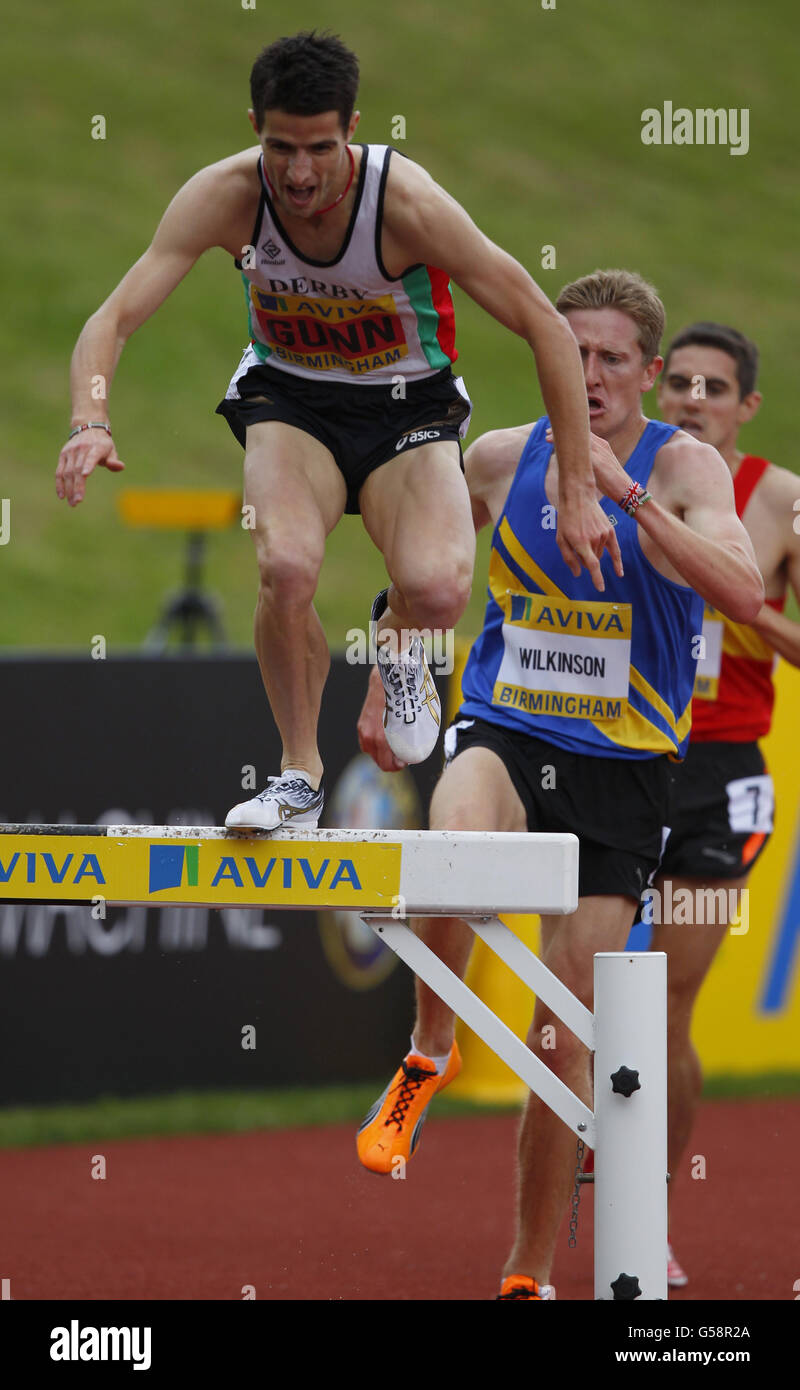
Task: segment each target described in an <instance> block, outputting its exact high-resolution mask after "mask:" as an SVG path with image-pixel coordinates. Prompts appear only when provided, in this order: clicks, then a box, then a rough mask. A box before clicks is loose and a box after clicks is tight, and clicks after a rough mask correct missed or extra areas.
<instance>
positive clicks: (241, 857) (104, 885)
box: [0, 833, 402, 911]
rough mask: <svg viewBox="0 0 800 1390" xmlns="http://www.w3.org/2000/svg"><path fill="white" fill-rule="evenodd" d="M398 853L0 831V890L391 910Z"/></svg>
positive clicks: (363, 847) (42, 896) (393, 848)
mask: <svg viewBox="0 0 800 1390" xmlns="http://www.w3.org/2000/svg"><path fill="white" fill-rule="evenodd" d="M401 854H402V847H401V845H400V844H386V843H382V844H372V843H370V842H368V841H354V842H353V843H352V844H341V843H337V842H335V841H333V842H327V843H321V844H319V845H315V844H313V843H307V842H303V843H296V844H295V843H292V842H291V841H289V840H281V841H272V842H270V841H269V840H267V841H265V840H263V839H259V840H244V839H242V840H240V839H234V838H231V839H227V838H225V839H221V838H208V839H206V838H204V837H203V836H198V837H197V839H187V838H186V837H181V838H177V837H176V838H174V839H172V838H167V837H165V838H163V839H160V838H159V839H155V838H154V839H151V838H150V837H149V836H138V835H120V836H113V837H112V836H106V835H105V834H103V833H99V834H95V835H92V834H89V833H83V834H81V833H77V834H69V833H64V834H61V835H58V834H54V835H26V834H24V833H21V834H19V835H15V834H8V835H0V898H6V899H10V900H13V901H25V900H28V899H33V900H39V901H42V900H45V901H47V900H51V899H54V898H57V899H58V901H59V902H84V903H85V902H90V901H92V900H97V899H103V900H104V901H106V902H108V903H142V902H146V903H150V904H152V905H153V906H155V905H157V904H159V903H187V904H188V903H202V904H206V905H208V906H211V907H231V906H233V907H235V906H237V905H238V904H242V905H251V904H253V903H256V904H257V903H259V902H263V903H269V904H270V906H272V907H312V908H313V907H317V906H325V907H328V908H330V907H341V908H354V909H358V908H362V907H367V906H371V907H373V908H375V907H378V908H381V909H382V908H385V909H386V910H387V911H391V908H392V906H393V903H394V902H396V901H397V895H398V894H399V891H400V860H401Z"/></svg>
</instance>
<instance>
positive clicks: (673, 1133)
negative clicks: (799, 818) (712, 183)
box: [651, 323, 800, 1287]
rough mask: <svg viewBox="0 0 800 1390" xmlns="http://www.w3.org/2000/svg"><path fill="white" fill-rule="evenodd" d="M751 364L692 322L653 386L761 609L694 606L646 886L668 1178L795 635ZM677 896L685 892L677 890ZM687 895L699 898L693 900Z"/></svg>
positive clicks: (763, 807)
mask: <svg viewBox="0 0 800 1390" xmlns="http://www.w3.org/2000/svg"><path fill="white" fill-rule="evenodd" d="M757 368H758V349H757V348H756V346H755V344H754V343H751V342H750V341H749V340H748V339H747V338H745V337H743V335H742V334H741V333H739V332H737V331H736V330H735V329H733V328H726V327H724V326H723V325H721V324H717V323H695V324H692V325H691V327H689V328H686V329H684V331H683V332H682V333H680V334H679V335H678V336H677V338H675V339H674V340H673V342H672V343H671V344H670V346H669V348H668V349H667V353H666V359H665V364H664V370H663V373H662V376H661V381H660V385H659V405H660V408H661V412H662V415H663V417H664V420H665V421H666V422H667V423H668V424H672V425H678V426H679V427H680V428H681V429H682V430H685V431H686V433H687V434H693V435H694V436H695V438H696V439H700V440H702V441H703V442H704V443H707V444H713V445H714V446H715V448H716V449H718V450H719V452H720V453H721V454H722V457H723V458H724V459H725V461H726V463H727V464H728V467H729V468H730V471H731V476H732V478H733V486H734V493H735V499H736V510H737V513H738V514H739V516H740V517H741V519H742V521H743V523H744V526H745V529H746V530H747V531H748V533H749V535H750V539H751V540H752V543H753V548H754V550H755V554H756V559H757V561H758V565H759V568H760V570H761V573H762V576H763V579H764V589H765V593H766V601H765V603H764V606H763V607H762V609H761V612H760V613H759V615H758V617H757V618H756V619H755V621H754V622H752V623H750V624H747V625H744V624H741V623H734V622H731V621H730V620H729V619H728V618H723V616H722V614H720V613H716V612H714V610H713V609H709V608H706V613H705V620H704V624H703V637H704V639H705V641H704V643H703V644H702V646H701V648H700V651H699V660H698V669H697V679H696V683H695V698H694V700H693V701H692V733H691V742H690V745H689V749H688V752H687V755H686V758H685V761H684V762H683V763H681V764H680V765H677V766H676V769H675V776H674V786H673V790H674V797H673V803H672V807H671V812H670V819H669V824H670V827H671V830H670V835H669V838H668V840H667V843H666V847H665V851H664V856H663V859H662V862H661V866H660V869H659V873H658V877H657V879H656V881H655V883H654V885H653V886H654V889H655V890H656V892H655V895H654V899H653V904H654V912H653V923H654V926H653V938H652V942H651V949H652V950H654V951H666V952H667V954H668V956H669V986H668V988H669V1170H670V1172H671V1173H672V1174H674V1175H677V1174H678V1173H680V1172H681V1165H682V1157H683V1154H684V1151H685V1150H686V1146H687V1144H688V1142H689V1136H690V1133H691V1129H692V1124H693V1121H694V1116H695V1110H696V1107H697V1103H698V1100H699V1097H700V1092H701V1089H702V1073H701V1069H700V1062H699V1059H698V1057H697V1053H696V1052H695V1050H694V1048H693V1046H692V1042H691V1039H690V1036H689V1032H690V1026H691V1019H692V1011H693V1009H694V1004H695V1000H696V998H697V996H698V993H699V990H700V986H701V985H702V983H703V980H704V978H705V976H706V973H707V971H708V969H709V967H710V965H711V962H712V960H713V959H714V956H715V954H716V951H717V950H718V948H719V946H720V945H721V943H722V941H723V940H724V937H725V934H726V932H727V931H728V928H729V926H731V927H732V929H733V930H734V931H735V930H736V923H737V920H738V917H737V914H738V915H740V914H741V890H742V889H743V888H744V887H745V885H746V883H747V879H748V875H749V873H750V870H751V869H752V867H753V865H754V864H755V862H756V860H757V858H758V856H759V855H760V854H761V853H762V851H763V849H764V847H765V845H766V843H767V840H768V839H769V836H770V832H771V830H772V816H773V791H772V779H771V777H770V776H769V773H768V771H767V769H766V767H765V764H764V758H763V756H762V753H761V750H760V749H759V746H758V739H760V738H763V736H764V735H765V734H766V733H768V732H769V727H770V722H771V719H772V706H773V702H774V689H773V684H772V676H773V670H774V667H775V664H776V661H777V656H778V655H780V656H782V657H784V659H785V660H786V661H790V662H791V663H792V665H793V666H800V626H798V624H797V623H795V622H793V621H792V620H791V619H789V618H787V617H785V616H784V614H783V607H784V604H785V601H786V592H787V587H788V586H789V585H791V587H792V589H793V591H794V593H795V594H796V595H797V596H798V597H800V534H798V533H797V532H796V531H795V529H794V521H795V518H796V517H797V515H798V511H797V510H796V509H797V508H798V506H800V479H798V478H797V477H796V475H795V474H794V473H790V472H789V471H788V469H785V468H776V466H775V464H773V463H768V462H767V460H766V459H762V458H757V457H755V456H754V455H752V454H744V453H742V452H741V451H740V450H739V449H738V448H737V436H738V432H739V429H740V428H741V426H742V425H744V424H746V422H747V421H748V420H751V419H752V418H753V416H754V415H755V414H756V411H757V410H758V408H759V406H760V404H761V394H760V392H759V391H757V390H756V373H757ZM685 889H688V890H689V893H682V892H681V890H685ZM731 889H733V890H734V892H733V893H731V892H730V890H731ZM698 890H705V891H704V892H703V893H702V897H701V896H700V895H699V894H698ZM709 890H710V891H709ZM718 890H722V891H718ZM712 893H713V894H714V897H713V898H712V896H711V894H712ZM690 895H691V896H690ZM668 898H669V899H670V901H671V902H672V903H675V902H677V903H682V902H685V903H688V902H690V901H691V902H692V903H693V904H694V908H693V915H692V909H691V908H690V909H689V917H690V918H691V920H689V919H687V917H686V915H685V913H681V914H678V913H677V912H675V913H674V915H673V914H672V913H670V914H667V912H666V911H661V910H660V908H661V907H662V906H663V905H664V904H666V902H667V899H668ZM712 904H713V908H714V911H713V913H709V908H710V907H711V905H712ZM733 906H735V907H736V912H735V913H733V914H732V913H731V908H732V907H733ZM668 915H669V916H671V917H672V920H671V921H667V920H666V919H667V916H668ZM709 915H710V916H711V921H709ZM659 918H660V919H661V920H659ZM668 1277H669V1283H670V1284H671V1285H672V1287H681V1286H682V1285H684V1284H686V1283H687V1277H686V1274H685V1273H684V1271H683V1270H682V1269H681V1267H680V1265H679V1264H678V1262H677V1261H676V1260H675V1258H674V1256H673V1255H672V1252H671V1250H670V1252H669V1274H668Z"/></svg>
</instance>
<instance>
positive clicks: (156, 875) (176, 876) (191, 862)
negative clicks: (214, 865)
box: [148, 845, 200, 893]
mask: <svg viewBox="0 0 800 1390" xmlns="http://www.w3.org/2000/svg"><path fill="white" fill-rule="evenodd" d="M199 862H200V846H199V845H151V846H150V873H149V879H148V892H150V893H159V892H161V891H163V889H165V888H196V887H197V875H198V868H199Z"/></svg>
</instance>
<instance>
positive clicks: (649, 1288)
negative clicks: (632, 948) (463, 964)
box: [594, 951, 667, 1299]
mask: <svg viewBox="0 0 800 1390" xmlns="http://www.w3.org/2000/svg"><path fill="white" fill-rule="evenodd" d="M594 1016H595V1056H594V1112H595V1124H596V1143H597V1148H596V1151H595V1171H594V1242H595V1245H594V1296H595V1298H596V1299H597V1298H602V1299H613V1298H623V1299H624V1298H634V1297H638V1296H639V1295H637V1293H636V1289H637V1287H638V1288H639V1289H640V1290H641V1295H640V1297H641V1298H642V1299H660V1298H666V1297H667V957H666V955H665V953H664V952H663V951H657V952H650V951H636V952H625V951H606V952H600V953H599V954H598V955H596V956H595V958H594ZM621 1069H622V1070H621ZM625 1069H627V1071H628V1072H638V1082H639V1089H637V1090H632V1091H631V1094H630V1095H627V1096H626V1095H625V1094H623V1093H621V1092H619V1091H615V1086H622V1087H623V1088H624V1089H627V1084H628V1083H632V1082H634V1081H636V1080H637V1078H636V1077H629V1076H626V1070H625ZM612 1076H616V1078H617V1080H616V1082H614V1083H612V1080H611V1078H612ZM620 1275H622V1276H630V1277H629V1278H628V1279H626V1278H625V1277H623V1278H622V1280H620ZM633 1280H636V1281H638V1285H637V1284H634V1283H633ZM612 1285H614V1287H612Z"/></svg>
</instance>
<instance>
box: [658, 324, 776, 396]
mask: <svg viewBox="0 0 800 1390" xmlns="http://www.w3.org/2000/svg"><path fill="white" fill-rule="evenodd" d="M682 347H715V348H719V349H720V351H721V352H727V354H728V356H729V357H732V358H733V360H734V362H735V363H736V380H737V381H738V383H739V399H740V400H744V398H745V396H749V395H750V392H751V391H755V389H756V380H757V378H758V348H757V347H756V345H755V343H753V342H751V341H750V339H749V338H745V336H744V333H740V332H739V330H738V328H729V327H728V326H727V324H724V323H710V322H705V321H701V322H700V323H690V324H689V327H688V328H682V329H681V331H680V333H678V334H677V335H676V336H675V337H674V338H673V339H672V342H671V343H670V345H669V347H668V348H667V351H666V355H665V357H664V374H665V375H666V371H667V368H668V366H669V359H670V357H671V355H672V353H673V352H675V351H676V349H677V348H682Z"/></svg>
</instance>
